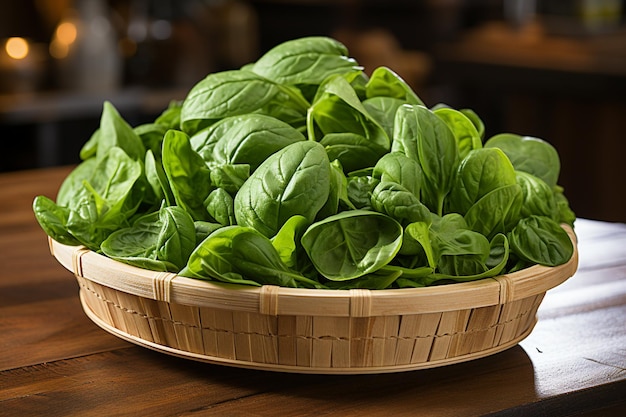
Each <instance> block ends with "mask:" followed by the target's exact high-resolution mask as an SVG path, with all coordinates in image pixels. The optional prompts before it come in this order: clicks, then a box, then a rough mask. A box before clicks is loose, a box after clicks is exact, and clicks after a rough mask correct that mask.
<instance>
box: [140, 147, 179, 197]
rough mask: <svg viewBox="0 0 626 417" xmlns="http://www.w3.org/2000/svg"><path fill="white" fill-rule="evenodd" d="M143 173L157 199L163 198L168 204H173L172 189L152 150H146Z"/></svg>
mask: <svg viewBox="0 0 626 417" xmlns="http://www.w3.org/2000/svg"><path fill="white" fill-rule="evenodd" d="M144 169H145V175H146V179H147V180H148V183H149V184H150V187H152V192H153V193H154V196H155V198H156V199H157V200H165V202H166V203H167V205H168V206H172V205H174V202H175V200H174V196H173V194H172V189H171V188H170V184H169V182H168V181H167V175H166V174H165V170H164V169H163V163H162V162H161V161H160V160H158V161H157V160H156V158H155V156H154V153H153V152H152V150H148V151H147V152H146V161H145V163H144Z"/></svg>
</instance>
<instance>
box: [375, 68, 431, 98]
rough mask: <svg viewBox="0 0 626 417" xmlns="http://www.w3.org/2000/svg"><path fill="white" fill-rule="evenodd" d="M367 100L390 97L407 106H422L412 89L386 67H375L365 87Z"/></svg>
mask: <svg viewBox="0 0 626 417" xmlns="http://www.w3.org/2000/svg"><path fill="white" fill-rule="evenodd" d="M365 93H366V96H367V98H372V97H392V98H397V99H400V100H402V101H403V102H405V103H407V104H416V105H422V106H423V105H424V102H423V101H422V100H421V99H420V98H419V97H418V96H417V94H415V92H414V91H413V89H412V88H411V87H410V86H409V85H408V84H407V83H406V81H404V80H403V79H402V78H401V77H400V76H399V75H398V74H396V73H395V72H394V71H392V70H391V69H389V68H387V67H384V66H382V67H377V68H376V69H374V71H373V72H372V75H371V77H370V79H369V80H368V82H367V84H366V85H365Z"/></svg>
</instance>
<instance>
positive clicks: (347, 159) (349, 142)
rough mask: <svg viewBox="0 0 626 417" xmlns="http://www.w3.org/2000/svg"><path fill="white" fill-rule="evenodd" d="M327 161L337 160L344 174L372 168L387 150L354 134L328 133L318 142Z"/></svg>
mask: <svg viewBox="0 0 626 417" xmlns="http://www.w3.org/2000/svg"><path fill="white" fill-rule="evenodd" d="M319 143H320V144H321V145H322V146H324V149H325V150H326V153H327V154H328V159H330V160H338V161H339V162H340V163H341V165H342V167H343V169H344V170H345V171H346V172H351V171H356V170H359V169H361V168H367V167H371V166H373V165H374V164H375V163H376V161H378V159H379V158H380V157H381V156H382V155H384V154H385V153H386V152H387V150H386V149H384V148H381V147H379V146H378V145H376V144H375V143H372V141H370V140H369V139H367V138H365V137H364V136H361V135H359V134H356V133H329V134H327V135H325V136H324V137H323V138H322V140H321V141H320V142H319Z"/></svg>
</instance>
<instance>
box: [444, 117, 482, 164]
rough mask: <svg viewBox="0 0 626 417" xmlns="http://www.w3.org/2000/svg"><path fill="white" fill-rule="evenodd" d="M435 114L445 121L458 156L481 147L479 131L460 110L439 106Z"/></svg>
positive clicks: (461, 156)
mask: <svg viewBox="0 0 626 417" xmlns="http://www.w3.org/2000/svg"><path fill="white" fill-rule="evenodd" d="M434 113H435V115H437V117H439V118H440V119H441V120H443V121H444V122H446V124H447V125H448V127H449V128H450V130H452V133H453V134H454V138H455V139H456V144H457V146H458V148H459V157H460V158H461V159H463V158H465V157H466V156H467V154H468V153H469V152H470V151H472V150H474V149H480V148H482V147H483V143H482V139H481V136H480V133H479V132H478V130H477V129H476V126H475V125H474V124H473V123H472V121H471V120H470V119H469V118H467V116H466V115H465V114H463V113H462V112H461V111H458V110H454V109H451V108H441V109H437V110H434Z"/></svg>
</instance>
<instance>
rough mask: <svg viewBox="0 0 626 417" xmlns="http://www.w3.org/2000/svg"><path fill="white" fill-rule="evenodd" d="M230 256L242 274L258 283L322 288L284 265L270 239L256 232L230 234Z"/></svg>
mask: <svg viewBox="0 0 626 417" xmlns="http://www.w3.org/2000/svg"><path fill="white" fill-rule="evenodd" d="M232 249H233V250H232V259H233V262H234V264H235V265H236V266H237V269H238V270H239V271H241V273H242V275H243V276H244V277H254V279H255V280H256V281H258V282H259V283H261V284H269V285H278V286H282V287H294V288H296V287H305V288H322V287H323V285H322V284H320V283H319V282H317V281H314V280H311V279H309V278H307V277H305V276H304V275H301V274H300V273H298V272H295V271H293V270H291V269H289V268H288V267H287V265H285V264H284V263H283V261H282V259H281V257H280V255H279V254H278V252H277V251H276V249H275V248H274V246H272V243H271V242H270V240H269V239H268V238H267V237H265V236H263V235H261V234H260V233H257V232H247V233H239V234H236V235H235V236H233V241H232Z"/></svg>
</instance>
